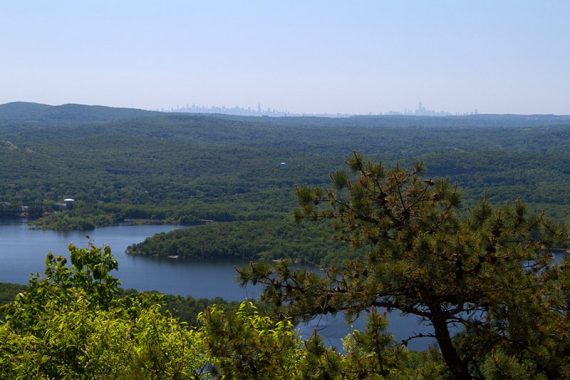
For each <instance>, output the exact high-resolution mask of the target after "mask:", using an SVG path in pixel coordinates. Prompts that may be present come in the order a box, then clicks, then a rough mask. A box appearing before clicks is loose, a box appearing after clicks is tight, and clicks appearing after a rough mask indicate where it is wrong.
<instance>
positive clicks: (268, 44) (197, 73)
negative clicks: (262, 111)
mask: <svg viewBox="0 0 570 380" xmlns="http://www.w3.org/2000/svg"><path fill="white" fill-rule="evenodd" d="M16 100H25V101H35V102H43V103H49V104H61V103H70V102H73V103H86V104H104V105H111V106H129V107H141V108H151V109H156V108H161V107H171V106H176V105H183V104H186V103H190V104H192V103H196V104H200V105H206V106H210V105H225V106H232V105H240V106H252V107H257V104H258V103H261V105H262V107H272V108H277V109H281V110H289V111H291V112H328V113H335V112H341V113H369V112H372V113H378V112H386V111H389V110H403V109H404V108H405V107H408V108H415V107H416V105H417V102H418V101H422V102H423V103H424V105H425V106H427V107H428V108H430V109H437V110H440V109H445V110H447V111H451V112H467V111H472V110H473V109H476V108H477V109H478V110H479V112H482V113H525V114H527V113H558V114H570V1H566V0H559V1H551V0H536V1H523V0H513V1H507V0H501V1H497V0H490V1H470V0H465V1H457V0H454V1H452V0H450V1H438V0H424V1H402V0H391V1H359V0H351V1H334V0H322V1H318V0H299V1H287V0H281V1H277V0H275V1H270V0H264V1H247V0H242V1H238V0H233V1H215V0H207V1H206V0H204V1H183V0H160V1H159V0H156V1H150V0H133V1H130V0H107V1H105V0H81V1H77V0H69V1H63V0H52V1H45V0H36V1H33V0H2V1H1V2H0V103H5V102H10V101H16Z"/></svg>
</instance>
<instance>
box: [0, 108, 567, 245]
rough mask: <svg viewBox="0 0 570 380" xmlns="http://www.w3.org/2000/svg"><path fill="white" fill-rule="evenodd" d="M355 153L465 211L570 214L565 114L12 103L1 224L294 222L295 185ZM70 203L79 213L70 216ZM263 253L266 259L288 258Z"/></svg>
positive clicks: (6, 124) (0, 188)
mask: <svg viewBox="0 0 570 380" xmlns="http://www.w3.org/2000/svg"><path fill="white" fill-rule="evenodd" d="M353 151H359V152H362V153H363V154H365V155H366V156H368V157H369V158H371V159H373V160H381V161H384V162H385V163H386V164H388V165H393V164H396V163H400V164H402V165H409V164H411V163H413V162H415V161H418V160H423V161H424V162H425V164H426V166H427V168H428V175H430V176H449V177H450V178H451V180H452V181H454V182H457V183H458V184H459V185H460V186H461V187H463V188H464V189H465V198H466V200H467V204H468V203H469V202H470V201H472V200H474V199H477V198H479V197H480V196H481V194H482V193H483V192H486V193H487V195H488V197H489V199H490V200H491V201H492V202H494V203H504V202H508V201H512V200H514V199H515V198H517V197H521V198H522V199H523V200H525V201H527V202H528V203H530V204H531V207H533V208H540V209H542V208H545V209H547V210H548V211H549V212H550V213H552V214H553V215H554V216H555V217H558V218H559V219H562V220H563V219H565V217H566V215H567V214H568V211H569V210H568V206H567V204H568V197H567V188H568V184H569V183H570V170H568V168H569V167H570V117H567V116H517V115H472V116H462V117H460V116H450V117H410V116H357V117H348V118H324V117H290V118H289V117H282V118H270V117H238V116H227V115H194V114H181V113H160V112H149V111H143V110H133V109H116V108H110V107H99V106H81V105H63V106H46V105H40V104H33V103H10V104H6V105H2V106H0V162H2V165H0V215H2V216H4V217H8V216H16V215H19V214H20V213H21V206H27V207H28V208H27V214H28V216H29V217H31V218H37V217H40V216H42V215H45V214H48V215H47V216H44V217H43V218H42V219H40V220H39V221H37V223H38V225H40V226H42V227H45V228H54V229H72V228H81V229H89V228H93V227H94V226H102V225H108V224H112V223H118V222H122V221H123V220H124V219H150V220H153V221H156V222H159V221H165V222H175V223H183V224H196V223H200V222H201V221H202V220H214V221H218V222H233V223H238V224H239V223H244V222H246V221H284V222H283V223H285V220H286V219H287V217H288V215H290V212H291V209H292V208H293V207H294V206H295V200H294V197H293V190H294V188H295V186H298V185H303V184H312V185H324V184H327V183H328V182H329V173H331V172H332V171H334V170H335V169H337V168H340V167H342V166H343V163H344V160H345V159H346V157H347V156H348V155H350V154H351V153H352V152H353ZM281 162H285V163H286V164H285V165H284V166H281V165H280V164H281ZM67 197H71V198H74V199H76V202H75V208H74V209H73V210H69V209H66V210H63V211H62V210H61V206H58V205H57V203H61V202H62V200H63V199H64V198H67ZM244 226H245V225H244ZM271 226H275V225H274V224H271ZM219 228H222V227H216V228H211V229H209V228H208V226H205V227H204V228H203V231H201V233H202V234H208V231H212V234H213V233H214V231H216V234H218V233H219V231H218V229H219ZM228 228H230V227H229V226H228ZM231 228H232V230H231V231H239V230H240V229H241V228H242V227H239V226H235V225H233V226H232V227H231ZM273 230H274V231H279V228H277V226H275V228H273ZM317 235H318V236H320V235H321V234H320V233H317ZM212 238H215V236H212ZM163 240H164V239H163ZM185 244H191V241H188V240H186V241H185ZM260 244H261V243H260ZM263 244H264V246H260V247H258V248H259V252H273V253H272V256H278V255H279V253H275V250H274V249H273V248H274V247H266V246H265V242H263ZM300 244H301V243H300ZM170 248H172V246H170ZM138 251H139V252H143V251H144V250H138Z"/></svg>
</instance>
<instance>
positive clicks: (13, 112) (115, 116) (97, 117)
mask: <svg viewBox="0 0 570 380" xmlns="http://www.w3.org/2000/svg"><path fill="white" fill-rule="evenodd" d="M158 114H160V113H159V112H153V111H145V110H141V109H135V108H114V107H106V106H90V105H83V104H63V105H59V106H51V105H47V104H39V103H30V102H12V103H6V104H2V105H0V122H24V123H25V122H30V123H37V122H75V123H77V122H79V123H94V122H95V123H99V122H102V123H105V122H111V121H115V120H125V119H133V118H139V117H148V116H152V115H158Z"/></svg>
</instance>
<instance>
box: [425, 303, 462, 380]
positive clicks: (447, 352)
mask: <svg viewBox="0 0 570 380" xmlns="http://www.w3.org/2000/svg"><path fill="white" fill-rule="evenodd" d="M432 312H433V315H432V318H430V320H431V323H432V324H433V328H434V330H435V337H436V339H437V343H438V344H439V348H440V350H441V354H442V356H443V360H445V363H446V364H447V367H448V368H449V370H450V371H451V373H452V374H453V377H454V378H455V379H458V380H463V379H471V378H472V377H471V375H470V374H469V370H468V368H467V365H466V363H465V362H464V361H463V360H461V358H460V357H459V354H458V353H457V351H456V350H455V347H454V346H453V342H452V341H451V336H450V335H449V328H448V326H447V321H446V320H445V318H444V317H443V316H441V310H432Z"/></svg>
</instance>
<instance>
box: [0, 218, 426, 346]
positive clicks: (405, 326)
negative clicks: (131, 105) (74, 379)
mask: <svg viewBox="0 0 570 380" xmlns="http://www.w3.org/2000/svg"><path fill="white" fill-rule="evenodd" d="M175 228H178V227H176V226H156V225H140V226H137V225H124V226H113V227H105V228H98V229H96V230H94V231H90V232H88V233H85V232H79V231H71V232H56V231H42V230H35V229H31V228H29V227H28V225H27V224H26V223H25V222H21V221H18V222H6V221H4V222H2V221H0V282H13V283H27V281H28V279H29V276H30V274H32V273H36V272H40V273H41V272H42V271H43V269H44V260H45V256H46V254H47V253H48V252H50V251H51V252H52V253H53V254H56V255H58V254H65V253H66V252H67V246H68V245H69V243H74V244H75V245H76V246H82V247H84V246H87V244H88V241H89V240H92V241H93V242H94V243H95V244H96V245H99V246H102V245H104V244H107V245H109V246H110V247H111V250H112V252H113V254H114V256H115V257H116V258H117V260H118V262H119V271H118V272H117V273H116V274H115V275H116V277H117V278H119V280H120V281H121V286H122V287H123V288H133V289H137V290H158V291H160V292H163V293H169V294H177V295H182V296H188V295H190V296H192V297H197V298H213V297H222V298H225V299H227V300H233V301H235V300H242V299H244V298H256V297H258V296H259V294H260V292H261V290H262V289H261V288H260V287H253V286H251V285H249V286H246V287H241V286H240V285H239V284H238V283H237V282H236V280H235V279H236V274H237V272H236V268H237V267H239V266H240V265H243V263H241V262H233V263H228V262H201V263H199V262H191V261H184V260H176V259H165V258H155V257H138V256H129V255H127V254H125V249H126V248H127V246H129V245H131V244H133V243H139V242H141V241H143V240H144V239H145V238H147V237H149V236H152V235H154V234H157V233H160V232H166V231H171V230H173V229H175ZM388 318H389V321H390V327H389V330H390V332H391V333H392V334H393V335H394V336H395V337H396V339H405V338H407V337H408V336H409V335H411V334H413V333H414V332H429V327H428V326H426V325H422V324H420V323H419V320H418V318H416V317H412V316H406V317H403V316H401V315H400V314H399V313H397V312H392V313H389V315H388ZM354 327H356V328H359V329H362V328H363V327H364V319H363V318H360V319H359V320H357V321H356V322H355V323H354ZM315 329H316V330H317V331H318V332H319V333H320V334H321V336H322V337H323V338H324V340H325V341H326V343H328V344H329V345H332V346H335V347H337V348H340V347H341V338H342V337H344V336H345V335H346V334H347V332H348V331H349V326H347V324H346V323H345V321H344V316H343V315H342V314H339V315H336V316H330V315H329V316H321V317H317V318H315V319H313V320H312V321H310V322H308V323H305V324H301V325H300V326H299V330H300V332H301V334H302V335H303V336H305V337H307V336H309V335H311V334H312V332H313V330H315ZM429 343H430V341H426V340H425V339H423V340H415V341H412V342H411V343H410V346H409V347H410V348H413V349H425V348H426V347H427V346H428V344H429Z"/></svg>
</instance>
